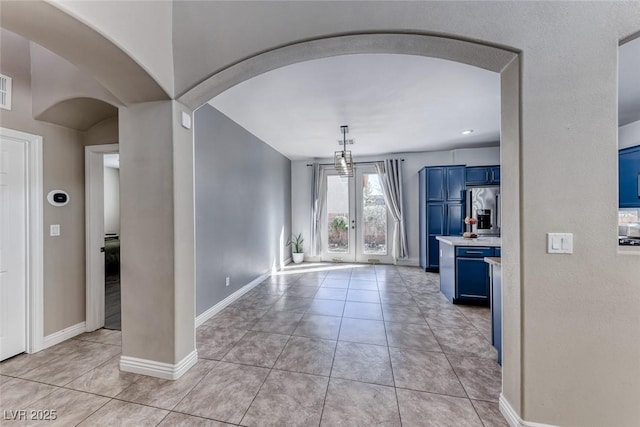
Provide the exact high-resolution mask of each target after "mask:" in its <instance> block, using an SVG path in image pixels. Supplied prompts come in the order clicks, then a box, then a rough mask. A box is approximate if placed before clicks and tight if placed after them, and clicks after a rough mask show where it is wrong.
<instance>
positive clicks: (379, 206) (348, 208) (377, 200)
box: [321, 165, 393, 264]
mask: <svg viewBox="0 0 640 427" xmlns="http://www.w3.org/2000/svg"><path fill="white" fill-rule="evenodd" d="M323 184H324V186H325V191H324V194H325V200H324V209H323V213H322V225H321V227H322V235H321V239H322V253H321V257H322V260H323V261H336V262H366V263H383V264H391V263H393V257H392V255H391V233H390V230H392V229H393V224H391V221H393V219H392V218H390V217H389V215H388V210H387V205H386V203H385V201H384V197H383V193H382V180H381V179H380V176H379V175H378V173H377V172H376V170H375V167H374V166H373V165H360V166H356V169H355V173H354V176H353V177H351V178H347V177H341V176H340V175H338V172H337V171H335V170H332V169H327V170H326V171H325V180H324V183H323Z"/></svg>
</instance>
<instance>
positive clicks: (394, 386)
mask: <svg viewBox="0 0 640 427" xmlns="http://www.w3.org/2000/svg"><path fill="white" fill-rule="evenodd" d="M383 316H384V311H383ZM382 324H383V326H384V336H385V339H386V340H387V354H388V355H389V367H390V368H391V379H392V380H393V393H394V395H395V396H396V408H397V409H398V419H399V420H400V426H402V414H401V413H400V400H399V399H398V388H397V387H396V374H395V371H394V370H393V360H392V359H391V348H390V347H389V335H388V333H387V323H386V322H382Z"/></svg>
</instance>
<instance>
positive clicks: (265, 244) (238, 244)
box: [194, 104, 291, 315]
mask: <svg viewBox="0 0 640 427" xmlns="http://www.w3.org/2000/svg"><path fill="white" fill-rule="evenodd" d="M194 135H195V192H196V197H195V203H196V314H197V315H200V314H202V313H203V312H205V311H206V310H208V309H209V308H210V307H212V306H214V305H215V304H217V303H218V302H220V301H221V300H223V299H224V298H226V297H227V296H229V295H231V294H232V293H233V292H235V291H237V290H238V289H240V288H241V287H242V286H244V285H246V284H247V283H249V282H251V281H252V280H254V279H256V278H257V277H258V276H260V275H262V274H264V273H265V272H267V271H270V270H271V268H272V266H273V265H274V263H275V265H279V263H280V262H281V261H282V260H281V258H282V257H284V258H285V259H286V258H288V257H289V250H288V248H286V247H285V248H282V247H281V246H282V245H283V244H284V243H285V242H286V241H287V238H288V237H289V236H290V234H291V161H290V160H289V159H288V158H286V157H284V156H283V155H282V154H280V153H278V152H277V151H275V150H274V149H273V148H271V147H270V146H268V145H267V144H265V143H264V142H263V141H262V140H260V139H258V138H257V137H255V136H254V135H253V134H251V133H249V132H247V131H246V130H245V129H244V128H242V127H240V126H239V125H238V124H237V123H235V122H234V121H232V120H231V119H229V118H228V117H227V116H225V115H224V114H222V113H220V112H219V111H218V110H216V109H215V108H213V107H211V106H210V105H208V104H205V105H204V106H202V107H201V108H199V109H198V110H196V112H195V119H194ZM281 253H282V255H281ZM226 277H229V278H230V285H229V286H228V287H226V286H225V279H226Z"/></svg>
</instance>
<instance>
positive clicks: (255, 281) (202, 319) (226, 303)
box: [196, 272, 271, 328]
mask: <svg viewBox="0 0 640 427" xmlns="http://www.w3.org/2000/svg"><path fill="white" fill-rule="evenodd" d="M270 275H271V272H266V273H264V274H262V275H260V276H258V277H257V278H255V279H253V280H252V281H251V282H249V283H247V284H246V285H244V286H243V287H241V288H240V289H238V290H237V291H235V292H234V293H232V294H231V295H229V296H228V297H226V298H225V299H223V300H222V301H220V302H219V303H217V304H216V305H214V306H213V307H211V308H209V309H208V310H207V311H205V312H204V313H202V314H201V315H199V316H196V328H197V327H198V326H200V325H202V324H203V323H204V322H206V321H207V320H209V319H211V318H212V317H213V316H215V315H216V314H218V313H220V312H221V311H222V310H223V309H225V308H226V307H227V306H229V305H230V304H231V303H233V302H234V301H236V300H237V299H238V298H240V297H241V296H242V295H244V294H246V293H247V292H249V291H250V290H251V289H253V288H255V287H256V286H258V284H260V283H262V281H263V280H265V279H267V278H268V277H269V276H270Z"/></svg>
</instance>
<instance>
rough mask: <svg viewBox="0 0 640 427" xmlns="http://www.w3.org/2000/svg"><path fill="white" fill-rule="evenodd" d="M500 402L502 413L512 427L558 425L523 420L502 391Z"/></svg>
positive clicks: (552, 426) (547, 426)
mask: <svg viewBox="0 0 640 427" xmlns="http://www.w3.org/2000/svg"><path fill="white" fill-rule="evenodd" d="M499 402H500V403H499V405H500V412H502V415H504V418H505V419H506V420H507V423H509V425H510V426H511V427H558V426H554V425H552V424H542V423H534V422H530V421H525V420H523V419H522V418H520V415H518V413H517V412H516V411H515V409H513V407H512V406H511V404H510V403H509V401H508V400H507V399H506V398H505V397H504V395H503V394H502V393H500V401H499Z"/></svg>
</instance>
